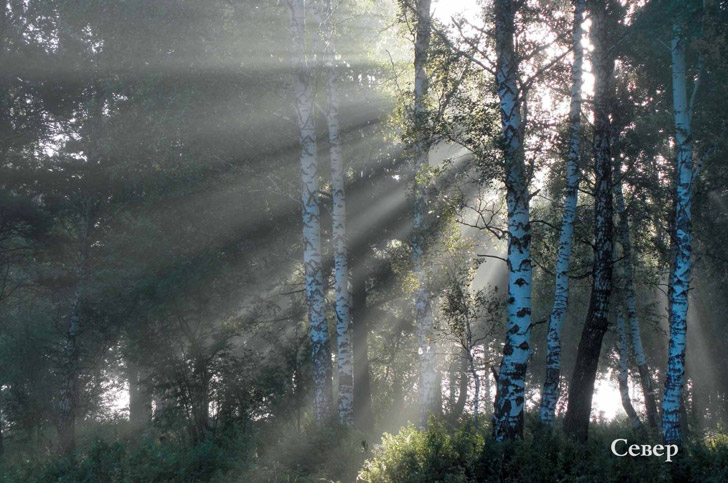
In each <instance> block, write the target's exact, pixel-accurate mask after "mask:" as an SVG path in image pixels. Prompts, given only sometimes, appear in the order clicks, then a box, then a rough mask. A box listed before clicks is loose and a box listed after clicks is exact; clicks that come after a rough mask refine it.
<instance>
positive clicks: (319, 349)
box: [287, 0, 332, 421]
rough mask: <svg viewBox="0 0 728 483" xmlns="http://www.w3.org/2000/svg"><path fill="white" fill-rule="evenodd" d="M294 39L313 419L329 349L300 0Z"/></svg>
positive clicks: (293, 8)
mask: <svg viewBox="0 0 728 483" xmlns="http://www.w3.org/2000/svg"><path fill="white" fill-rule="evenodd" d="M287 3H288V11H289V14H290V19H291V37H292V41H293V58H292V63H293V89H294V92H295V96H296V102H295V104H296V119H297V121H298V131H299V138H300V144H301V206H302V212H301V214H302V218H303V263H304V266H305V278H306V301H307V303H308V324H309V331H310V334H311V359H312V361H313V386H314V400H313V412H314V417H315V418H316V420H317V421H322V420H324V419H326V418H327V417H329V415H330V414H331V406H332V385H331V355H330V354H331V352H330V350H329V331H328V324H327V322H326V303H325V300H324V291H323V273H322V270H321V224H320V219H319V213H320V211H319V205H318V198H317V196H318V191H319V186H318V175H317V159H316V125H315V119H314V117H315V116H314V109H313V107H314V95H313V89H312V86H311V72H310V70H309V66H308V64H307V62H306V48H305V43H304V42H305V10H304V2H303V0H288V1H287Z"/></svg>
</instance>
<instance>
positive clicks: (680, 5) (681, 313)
mask: <svg viewBox="0 0 728 483" xmlns="http://www.w3.org/2000/svg"><path fill="white" fill-rule="evenodd" d="M688 3H689V2H685V1H678V2H676V3H675V7H676V9H675V12H674V13H673V15H674V18H673V26H672V43H671V49H670V52H671V57H672V67H671V72H672V104H673V116H674V121H675V151H676V158H677V167H676V173H675V175H676V186H675V218H674V221H673V223H674V226H673V233H672V234H673V237H674V240H673V246H674V247H675V255H674V260H673V265H672V270H671V273H670V280H669V289H668V294H669V300H668V304H669V314H670V344H669V352H668V362H667V374H666V378H665V391H664V394H663V397H662V430H663V435H664V437H665V441H666V442H667V443H668V444H678V445H681V444H682V442H683V435H682V433H681V430H680V395H681V391H682V387H683V378H684V374H685V335H686V331H687V314H688V290H689V288H690V269H691V260H690V257H691V252H692V239H691V232H692V213H691V204H692V196H693V179H694V173H693V147H692V131H691V121H692V115H693V107H694V101H695V93H696V92H697V89H698V85H699V81H700V74H701V72H700V68H699V69H698V74H697V76H696V80H695V82H694V84H693V92H692V95H691V96H690V99H688V97H687V80H686V78H687V67H686V61H685V43H686V32H685V28H684V27H685V16H686V12H685V11H684V9H686V7H687V6H688Z"/></svg>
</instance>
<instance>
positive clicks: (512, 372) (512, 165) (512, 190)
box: [493, 0, 531, 441]
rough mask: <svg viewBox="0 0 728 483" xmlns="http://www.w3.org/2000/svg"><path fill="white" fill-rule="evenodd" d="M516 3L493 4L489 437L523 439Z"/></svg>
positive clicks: (525, 317)
mask: <svg viewBox="0 0 728 483" xmlns="http://www.w3.org/2000/svg"><path fill="white" fill-rule="evenodd" d="M516 9H517V6H516V3H515V2H511V1H508V0H496V2H495V26H496V51H497V55H498V62H497V64H498V65H497V69H496V81H497V84H498V97H499V99H500V113H501V124H502V130H503V140H502V142H503V155H504V160H505V168H506V192H507V194H506V198H507V204H508V272H509V273H508V301H507V314H508V315H507V318H508V328H507V332H506V341H505V346H504V347H503V359H502V361H501V365H500V371H499V372H498V389H497V392H496V401H495V411H494V413H493V437H494V438H495V439H496V440H498V441H500V440H503V439H515V438H520V437H522V436H523V403H524V397H525V395H524V385H525V378H526V367H527V364H528V358H529V357H530V355H531V345H530V342H531V224H530V214H529V193H528V182H527V179H526V173H525V166H524V153H523V144H522V140H521V136H522V125H521V98H520V94H519V90H518V57H517V55H516V52H515V49H514V42H515V39H514V37H515V16H516Z"/></svg>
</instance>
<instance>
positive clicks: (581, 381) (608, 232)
mask: <svg viewBox="0 0 728 483" xmlns="http://www.w3.org/2000/svg"><path fill="white" fill-rule="evenodd" d="M588 5H589V11H590V14H591V20H592V25H591V32H590V33H591V42H592V44H593V46H594V50H593V51H592V71H593V73H594V77H595V86H594V135H593V151H594V178H595V189H594V214H595V218H594V226H595V233H594V263H593V268H592V289H591V297H590V301H589V311H588V313H587V317H586V322H585V323H584V329H583V331H582V334H581V340H580V341H579V348H578V350H577V355H576V363H575V366H574V373H573V376H572V379H571V384H570V387H569V402H568V409H567V411H566V417H565V420H564V429H565V430H566V432H567V433H569V434H570V435H572V436H573V437H575V438H576V439H579V440H582V441H584V440H586V438H587V430H588V428H589V416H590V414H591V405H592V397H593V395H594V381H595V379H596V374H597V366H598V364H599V355H600V352H601V348H602V340H603V338H604V334H605V333H606V331H607V327H608V325H609V320H608V316H609V298H610V296H611V292H612V251H613V250H612V248H613V233H612V229H613V220H612V214H613V209H612V160H611V156H610V145H609V137H610V131H611V129H610V119H609V105H610V102H609V101H610V97H611V96H610V89H611V86H612V82H611V78H612V71H613V69H614V54H613V49H610V47H611V46H610V44H609V39H610V35H609V28H610V27H611V26H612V25H611V19H612V16H613V15H614V9H615V5H614V3H612V2H601V1H597V0H595V1H592V2H590V3H589V4H588Z"/></svg>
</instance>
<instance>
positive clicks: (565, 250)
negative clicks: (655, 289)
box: [540, 0, 586, 426]
mask: <svg viewBox="0 0 728 483" xmlns="http://www.w3.org/2000/svg"><path fill="white" fill-rule="evenodd" d="M585 4H586V2H585V0H576V5H575V7H574V31H573V38H572V49H573V52H574V63H573V64H572V66H571V103H570V107H569V155H568V158H567V161H566V189H565V190H564V214H563V218H562V220H561V235H560V237H559V250H558V254H557V262H556V293H555V295H554V304H553V308H552V309H551V316H550V317H549V331H548V335H547V344H548V347H547V351H548V352H547V354H546V378H545V380H544V385H543V391H542V392H541V410H540V417H541V422H542V423H544V424H545V425H547V426H552V425H553V421H554V414H555V412H556V402H557V401H558V400H559V378H560V375H561V327H562V325H563V323H564V316H565V315H566V305H567V302H568V297H569V262H570V261H571V246H572V238H573V235H574V220H575V219H576V203H577V200H578V194H579V140H580V136H579V131H580V128H581V85H582V65H583V61H584V47H583V46H582V45H581V39H582V35H583V29H582V23H583V22H584V9H585Z"/></svg>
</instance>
